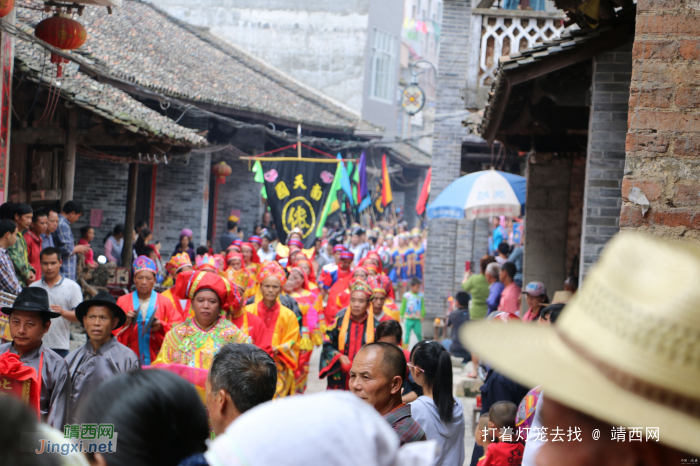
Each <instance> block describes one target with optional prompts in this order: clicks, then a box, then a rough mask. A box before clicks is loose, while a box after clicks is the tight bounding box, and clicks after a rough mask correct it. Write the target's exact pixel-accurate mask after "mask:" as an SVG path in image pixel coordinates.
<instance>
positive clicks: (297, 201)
mask: <svg viewBox="0 0 700 466" xmlns="http://www.w3.org/2000/svg"><path fill="white" fill-rule="evenodd" d="M315 227H316V213H315V212H314V208H313V207H312V206H311V203H310V202H309V201H307V200H306V198H305V197H303V196H299V197H295V198H293V199H290V200H289V202H287V204H285V206H284V209H282V228H284V231H286V232H287V234H289V233H290V232H291V231H292V230H293V229H295V228H299V229H300V230H301V236H302V237H303V238H306V237H307V236H309V235H310V234H311V232H312V231H314V228H315Z"/></svg>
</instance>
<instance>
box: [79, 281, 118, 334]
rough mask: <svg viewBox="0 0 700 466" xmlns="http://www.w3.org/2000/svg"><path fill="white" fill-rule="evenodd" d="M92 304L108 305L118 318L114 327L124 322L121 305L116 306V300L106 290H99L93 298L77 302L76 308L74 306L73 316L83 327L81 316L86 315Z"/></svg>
mask: <svg viewBox="0 0 700 466" xmlns="http://www.w3.org/2000/svg"><path fill="white" fill-rule="evenodd" d="M92 306H105V307H108V308H109V309H110V310H111V311H112V314H114V317H117V318H118V319H119V322H118V323H117V326H116V327H114V328H119V327H121V326H122V325H124V322H126V313H125V312H124V310H123V309H122V308H121V307H119V306H117V300H116V299H114V296H112V295H111V294H109V292H107V291H104V290H101V291H99V292H98V293H97V294H96V295H95V297H94V298H92V299H89V300H87V301H83V302H82V303H80V304H78V307H77V308H75V317H77V318H78V322H80V325H82V326H83V327H85V324H83V317H85V316H86V315H87V312H88V311H89V310H90V308H91V307H92ZM112 330H114V329H112Z"/></svg>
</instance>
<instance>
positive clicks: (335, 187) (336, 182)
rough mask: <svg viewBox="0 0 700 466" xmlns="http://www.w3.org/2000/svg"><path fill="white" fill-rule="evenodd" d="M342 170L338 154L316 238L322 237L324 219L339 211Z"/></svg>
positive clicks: (340, 158)
mask: <svg viewBox="0 0 700 466" xmlns="http://www.w3.org/2000/svg"><path fill="white" fill-rule="evenodd" d="M344 168H345V167H343V162H342V157H341V156H340V154H338V168H336V169H335V177H334V178H333V183H332V184H331V190H330V192H329V193H328V198H327V199H326V205H325V206H324V207H323V212H322V213H321V218H320V219H319V222H318V228H316V236H317V237H320V236H321V235H323V227H324V226H325V225H326V219H328V216H329V215H330V214H332V213H333V212H335V211H336V210H338V209H340V202H338V191H339V190H340V178H341V173H342V170H343V169H344Z"/></svg>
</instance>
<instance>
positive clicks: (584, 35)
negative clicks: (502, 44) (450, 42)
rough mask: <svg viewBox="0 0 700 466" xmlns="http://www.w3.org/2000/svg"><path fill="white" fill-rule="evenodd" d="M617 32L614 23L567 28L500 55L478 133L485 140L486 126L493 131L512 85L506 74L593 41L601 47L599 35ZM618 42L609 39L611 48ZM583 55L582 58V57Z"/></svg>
mask: <svg viewBox="0 0 700 466" xmlns="http://www.w3.org/2000/svg"><path fill="white" fill-rule="evenodd" d="M623 24H626V23H623ZM619 32H620V29H618V28H616V27H614V26H609V27H604V28H600V29H585V30H581V29H567V30H565V31H564V32H563V33H562V34H561V36H560V37H559V38H557V39H551V40H545V41H544V42H542V43H541V44H538V45H537V46H535V47H531V48H529V49H526V50H523V51H520V52H515V53H512V54H511V55H510V56H503V57H500V59H499V64H498V70H497V72H496V79H495V80H494V81H493V84H492V86H491V92H490V93H489V100H488V103H487V104H486V109H485V110H484V116H483V119H482V122H481V125H480V126H479V132H480V133H481V135H482V137H484V138H485V139H488V137H487V136H488V135H487V133H488V132H490V131H489V129H491V130H492V128H490V127H491V126H492V125H494V124H496V120H497V118H498V112H499V108H500V110H501V111H502V110H503V108H502V105H500V104H502V102H501V100H502V99H505V98H506V95H505V94H506V92H505V89H506V87H507V86H509V85H512V83H511V82H510V80H509V76H512V75H513V74H514V73H516V72H521V71H525V70H526V69H530V68H534V67H537V66H538V65H539V64H542V63H543V62H544V61H545V60H549V59H555V60H556V59H557V57H558V56H560V55H561V57H562V59H563V55H564V54H565V53H567V52H571V51H573V49H576V48H578V47H586V46H588V45H593V44H594V43H595V45H596V46H600V45H599V44H600V40H601V39H600V38H601V36H603V38H605V37H606V36H608V35H610V36H612V35H613V34H615V35H619ZM619 45H620V44H618V43H616V42H615V41H614V40H611V41H610V48H614V47H618V46H619ZM598 53H600V52H598ZM584 58H585V57H583V58H582V59H584ZM588 58H590V57H588ZM533 76H534V75H533ZM531 79H532V78H531ZM492 134H493V133H492ZM489 142H490V141H489Z"/></svg>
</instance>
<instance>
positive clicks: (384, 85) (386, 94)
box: [369, 28, 396, 103]
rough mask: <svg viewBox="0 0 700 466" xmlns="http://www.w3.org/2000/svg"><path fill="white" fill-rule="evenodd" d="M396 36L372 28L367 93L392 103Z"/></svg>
mask: <svg viewBox="0 0 700 466" xmlns="http://www.w3.org/2000/svg"><path fill="white" fill-rule="evenodd" d="M395 64H396V37H395V36H393V35H391V34H389V33H388V32H384V31H382V30H380V29H377V28H375V29H374V44H373V47H372V75H371V84H370V90H369V95H370V97H374V98H375V99H378V100H382V101H385V102H388V103H393V100H392V98H393V95H394V87H395V84H396V83H395V81H396V79H395V70H394V68H396V66H395Z"/></svg>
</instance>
